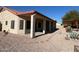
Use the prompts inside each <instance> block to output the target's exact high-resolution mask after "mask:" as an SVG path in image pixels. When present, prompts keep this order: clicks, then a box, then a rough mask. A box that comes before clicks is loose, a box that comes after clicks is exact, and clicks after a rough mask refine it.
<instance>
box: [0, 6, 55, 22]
mask: <svg viewBox="0 0 79 59" xmlns="http://www.w3.org/2000/svg"><path fill="white" fill-rule="evenodd" d="M5 10H8V11H9V12H11V13H13V14H15V15H24V14H30V15H32V14H34V13H37V14H40V15H42V16H44V17H46V18H48V19H50V20H52V21H55V20H53V19H51V18H49V17H47V16H45V15H43V14H41V13H39V12H37V11H35V10H32V11H27V12H19V11H16V10H12V9H9V8H7V7H1V8H0V12H1V11H5ZM55 22H56V21H55Z"/></svg>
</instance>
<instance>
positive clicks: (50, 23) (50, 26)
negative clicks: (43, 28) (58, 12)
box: [49, 22, 51, 32]
mask: <svg viewBox="0 0 79 59" xmlns="http://www.w3.org/2000/svg"><path fill="white" fill-rule="evenodd" d="M49 31H50V32H51V22H49Z"/></svg>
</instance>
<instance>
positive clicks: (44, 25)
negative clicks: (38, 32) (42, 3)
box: [43, 20, 46, 34]
mask: <svg viewBox="0 0 79 59" xmlns="http://www.w3.org/2000/svg"><path fill="white" fill-rule="evenodd" d="M45 33H46V20H43V34H45Z"/></svg>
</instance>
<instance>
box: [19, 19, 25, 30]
mask: <svg viewBox="0 0 79 59" xmlns="http://www.w3.org/2000/svg"><path fill="white" fill-rule="evenodd" d="M23 24H24V21H23V20H20V25H19V28H20V29H23Z"/></svg>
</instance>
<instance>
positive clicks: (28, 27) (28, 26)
mask: <svg viewBox="0 0 79 59" xmlns="http://www.w3.org/2000/svg"><path fill="white" fill-rule="evenodd" d="M27 29H30V21H27Z"/></svg>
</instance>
